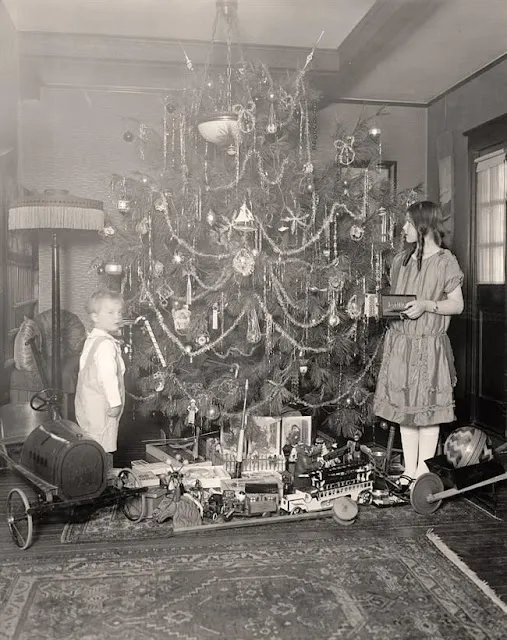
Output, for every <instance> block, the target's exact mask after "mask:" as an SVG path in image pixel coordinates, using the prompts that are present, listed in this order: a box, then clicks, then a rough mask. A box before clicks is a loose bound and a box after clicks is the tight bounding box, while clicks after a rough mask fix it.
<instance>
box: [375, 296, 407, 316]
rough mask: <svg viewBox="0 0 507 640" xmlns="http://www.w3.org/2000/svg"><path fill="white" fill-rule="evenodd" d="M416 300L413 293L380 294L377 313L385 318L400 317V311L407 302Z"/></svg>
mask: <svg viewBox="0 0 507 640" xmlns="http://www.w3.org/2000/svg"><path fill="white" fill-rule="evenodd" d="M414 300H416V296H415V295H411V294H410V295H408V294H403V295H401V294H388V295H381V296H380V301H379V315H380V317H381V318H386V319H395V320H399V319H400V313H401V312H402V311H403V309H405V307H406V306H407V304H408V303H409V302H413V301H414Z"/></svg>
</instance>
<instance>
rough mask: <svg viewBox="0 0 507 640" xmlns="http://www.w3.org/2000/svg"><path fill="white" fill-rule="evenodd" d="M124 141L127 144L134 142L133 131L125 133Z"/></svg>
mask: <svg viewBox="0 0 507 640" xmlns="http://www.w3.org/2000/svg"><path fill="white" fill-rule="evenodd" d="M123 139H124V140H125V142H132V140H133V139H134V134H133V133H132V131H125V133H124V134H123Z"/></svg>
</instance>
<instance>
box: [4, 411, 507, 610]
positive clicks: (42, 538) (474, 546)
mask: <svg viewBox="0 0 507 640" xmlns="http://www.w3.org/2000/svg"><path fill="white" fill-rule="evenodd" d="M158 435H159V431H158V426H157V427H156V428H155V427H153V428H151V429H150V427H147V426H146V424H145V423H144V422H141V421H135V422H130V423H129V424H128V425H126V426H124V431H123V434H122V438H121V440H120V443H119V450H118V452H117V455H116V456H115V466H126V465H127V464H128V463H129V461H130V460H133V459H139V458H142V457H143V454H144V444H143V443H142V441H143V440H146V439H150V438H153V437H158ZM23 485H24V481H23V480H21V479H20V478H19V477H17V476H14V475H13V474H12V473H11V472H10V471H7V470H5V469H0V558H1V557H6V556H10V557H12V556H13V555H15V554H29V555H30V556H31V557H34V558H36V557H38V556H46V555H49V554H54V553H55V552H56V553H58V554H62V555H68V556H72V555H74V554H76V553H80V552H82V551H84V550H85V548H86V545H84V544H80V545H79V550H77V549H76V546H75V545H64V544H61V543H60V537H61V533H62V530H63V526H64V524H65V522H64V521H62V520H60V519H58V518H54V517H53V518H52V519H48V520H47V521H44V522H42V523H37V526H36V530H37V531H36V538H35V541H34V544H33V546H32V547H31V548H30V549H28V550H26V551H20V550H19V549H17V548H16V547H15V545H14V543H13V541H12V539H11V538H10V535H9V532H8V528H7V524H6V518H5V501H6V497H7V493H8V492H9V490H10V489H11V487H13V486H23ZM495 488H496V491H497V499H498V506H497V511H496V515H497V517H498V518H499V520H495V519H493V518H491V519H489V520H487V521H486V524H479V523H473V524H470V523H468V524H463V523H462V522H453V523H452V524H446V525H438V526H435V529H434V531H435V533H437V534H438V535H439V536H440V537H441V538H442V539H443V540H444V542H445V543H446V544H447V545H448V546H449V547H450V548H451V549H452V550H453V551H454V552H455V553H457V554H458V555H459V557H460V558H461V559H462V560H463V561H464V562H465V563H466V564H467V565H468V566H469V567H470V568H471V569H472V570H473V571H475V572H476V573H477V574H478V576H479V577H480V578H481V579H482V580H484V581H486V582H487V583H488V584H489V585H490V587H492V588H493V589H494V590H495V591H496V592H497V594H498V595H499V596H500V597H501V598H503V599H504V601H505V602H506V603H507V483H503V484H499V485H495ZM32 495H34V496H35V494H32ZM291 526H298V525H296V524H294V525H291ZM329 526H330V527H332V526H333V524H332V521H330V525H329ZM256 529H257V531H258V528H256ZM305 529H306V530H307V532H308V535H311V523H310V522H306V523H305ZM220 534H222V535H224V534H223V532H221V533H217V534H216V535H220ZM396 535H399V536H402V537H412V536H421V535H424V531H421V528H420V527H419V528H417V527H413V528H411V527H406V528H400V529H397V530H396ZM178 538H179V537H178ZM178 538H176V539H175V538H172V539H161V540H160V541H157V545H158V544H159V545H160V546H161V547H164V548H167V551H166V553H170V548H171V546H174V544H178V542H177V540H178ZM140 544H142V543H140ZM92 546H93V548H95V549H96V548H97V546H98V545H97V544H93V545H92ZM102 546H103V547H104V548H107V547H108V545H107V544H106V543H104V545H102ZM0 566H1V565H0Z"/></svg>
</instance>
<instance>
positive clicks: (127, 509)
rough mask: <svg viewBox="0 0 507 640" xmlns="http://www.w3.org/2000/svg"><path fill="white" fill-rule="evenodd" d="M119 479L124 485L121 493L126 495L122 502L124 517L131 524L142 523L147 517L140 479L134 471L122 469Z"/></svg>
mask: <svg viewBox="0 0 507 640" xmlns="http://www.w3.org/2000/svg"><path fill="white" fill-rule="evenodd" d="M118 479H119V480H120V482H121V484H122V488H121V491H122V492H124V493H125V494H126V495H124V496H123V498H122V500H121V502H120V508H121V511H122V513H123V515H124V516H125V517H126V518H127V520H130V521H131V522H136V523H137V522H141V520H143V518H144V517H145V515H146V504H145V501H144V499H143V496H142V495H141V491H140V490H141V483H140V482H139V478H138V477H137V476H136V474H135V473H134V472H133V471H132V469H122V470H121V471H120V473H119V474H118ZM129 492H131V495H129Z"/></svg>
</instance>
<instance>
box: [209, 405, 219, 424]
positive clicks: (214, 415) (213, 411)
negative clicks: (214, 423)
mask: <svg viewBox="0 0 507 640" xmlns="http://www.w3.org/2000/svg"><path fill="white" fill-rule="evenodd" d="M206 417H207V418H208V420H217V419H218V418H219V417H220V409H219V408H218V407H217V406H216V405H214V404H213V405H211V407H210V408H209V409H208V412H207V414H206Z"/></svg>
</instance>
